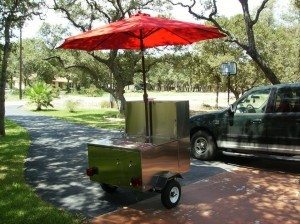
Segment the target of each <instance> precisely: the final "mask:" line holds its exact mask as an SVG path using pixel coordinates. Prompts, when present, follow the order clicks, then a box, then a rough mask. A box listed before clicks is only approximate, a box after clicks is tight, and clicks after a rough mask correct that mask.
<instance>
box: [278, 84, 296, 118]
mask: <svg viewBox="0 0 300 224" xmlns="http://www.w3.org/2000/svg"><path fill="white" fill-rule="evenodd" d="M289 112H300V87H295V88H291V87H288V88H281V89H278V90H277V93H276V99H275V105H274V111H273V113H289Z"/></svg>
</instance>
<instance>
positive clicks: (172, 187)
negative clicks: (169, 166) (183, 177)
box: [161, 179, 181, 209]
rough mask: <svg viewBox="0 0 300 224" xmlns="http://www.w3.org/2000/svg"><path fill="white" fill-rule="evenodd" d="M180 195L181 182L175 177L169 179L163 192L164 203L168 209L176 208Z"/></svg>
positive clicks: (162, 199)
mask: <svg viewBox="0 0 300 224" xmlns="http://www.w3.org/2000/svg"><path fill="white" fill-rule="evenodd" d="M180 197H181V187H180V184H179V183H178V182H177V181H176V180H174V179H172V180H169V181H168V182H167V184H166V186H165V187H164V188H163V190H162V192H161V202H162V204H163V205H164V206H165V207H166V208H168V209H170V208H174V207H175V206H176V205H177V204H178V203H179V201H180Z"/></svg>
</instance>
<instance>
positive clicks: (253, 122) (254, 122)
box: [251, 119, 262, 124]
mask: <svg viewBox="0 0 300 224" xmlns="http://www.w3.org/2000/svg"><path fill="white" fill-rule="evenodd" d="M251 123H252V124H261V123H262V120H261V119H254V120H252V121H251Z"/></svg>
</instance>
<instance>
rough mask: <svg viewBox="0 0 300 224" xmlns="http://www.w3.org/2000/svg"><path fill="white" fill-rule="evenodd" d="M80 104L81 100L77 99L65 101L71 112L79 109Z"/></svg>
mask: <svg viewBox="0 0 300 224" xmlns="http://www.w3.org/2000/svg"><path fill="white" fill-rule="evenodd" d="M78 105H79V102H78V101H75V100H68V101H67V102H66V103H65V106H66V108H67V110H68V111H69V112H70V113H74V112H75V111H76V110H77V108H78Z"/></svg>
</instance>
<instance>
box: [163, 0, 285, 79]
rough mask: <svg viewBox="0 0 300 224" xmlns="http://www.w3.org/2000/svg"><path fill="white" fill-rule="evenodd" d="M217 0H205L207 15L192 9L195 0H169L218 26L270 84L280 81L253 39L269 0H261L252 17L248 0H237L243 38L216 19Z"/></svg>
mask: <svg viewBox="0 0 300 224" xmlns="http://www.w3.org/2000/svg"><path fill="white" fill-rule="evenodd" d="M216 1H217V0H209V1H205V3H206V5H205V9H206V10H211V11H210V13H209V15H208V16H206V15H205V14H204V13H198V12H196V11H195V10H194V7H195V5H196V0H192V4H190V5H185V4H183V3H180V2H179V3H174V1H172V0H169V2H171V3H172V4H173V5H180V6H182V7H185V8H187V9H188V11H189V13H190V14H192V15H193V16H194V17H195V18H197V19H203V20H206V21H209V22H211V23H213V24H214V25H215V26H216V27H218V28H219V29H220V30H221V31H222V32H223V33H225V34H226V35H227V36H228V38H227V41H229V42H231V43H235V44H237V45H238V46H239V47H240V48H241V49H243V50H244V51H245V52H246V53H247V54H248V55H249V56H250V57H251V58H252V60H253V61H254V62H255V63H256V64H257V66H258V67H259V68H260V69H261V70H262V71H263V73H264V74H265V76H266V78H267V79H268V80H269V81H270V82H271V83H272V84H278V83H280V81H279V79H278V77H277V76H276V75H275V73H274V71H273V70H272V69H271V68H270V66H269V64H268V63H267V62H266V60H265V59H264V58H263V57H262V55H261V53H260V52H259V50H258V48H257V43H256V39H255V32H254V26H255V25H256V23H257V22H258V21H259V18H260V15H261V12H262V11H263V10H264V9H265V8H266V4H267V3H268V1H269V0H263V1H262V3H261V5H260V6H259V7H258V9H257V11H256V13H255V16H254V18H252V17H251V14H250V11H249V5H248V0H239V2H240V4H241V6H242V9H243V19H244V32H245V34H246V35H245V39H243V38H237V37H236V36H235V35H234V34H233V33H232V32H231V31H230V30H228V29H227V28H226V25H225V24H222V23H221V22H220V21H219V20H218V19H217V14H218V8H217V3H216Z"/></svg>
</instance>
